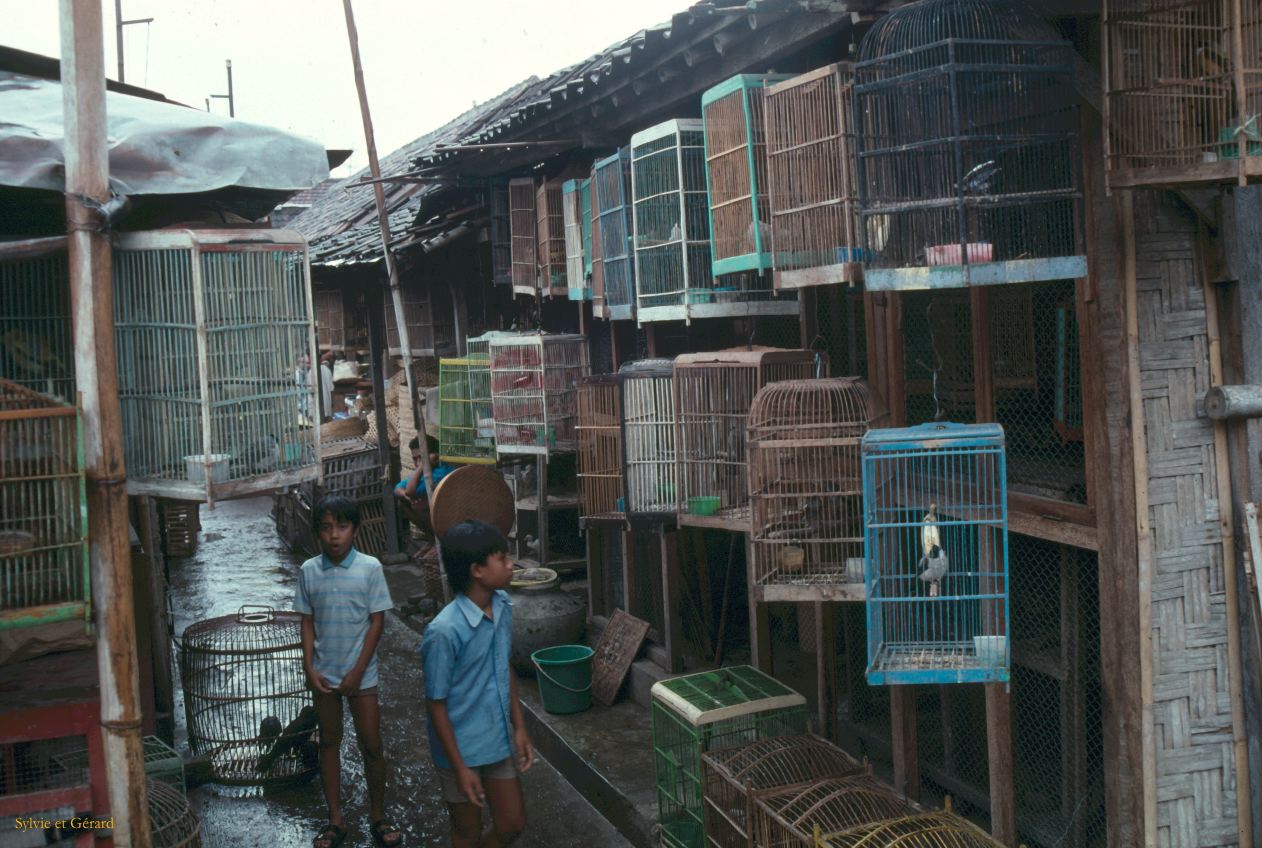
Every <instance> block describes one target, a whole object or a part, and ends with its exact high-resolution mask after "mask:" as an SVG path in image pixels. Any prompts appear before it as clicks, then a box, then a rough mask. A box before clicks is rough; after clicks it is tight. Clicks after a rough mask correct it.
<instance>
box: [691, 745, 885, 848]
mask: <svg viewBox="0 0 1262 848" xmlns="http://www.w3.org/2000/svg"><path fill="white" fill-rule="evenodd" d="M866 773H867V769H866V768H864V767H863V766H861V765H860V764H859V763H857V762H856V761H855V760H854V759H853V758H852V757H851V756H850V755H849V754H847V753H846V752H845V751H843V750H841V749H840V748H838V747H837V746H836V745H834V744H832V743H831V742H829V741H828V740H826V739H821V738H820V737H818V736H816V735H815V734H813V733H808V734H806V735H803V736H773V737H770V738H768V739H758V740H756V741H753V742H748V743H745V744H742V745H735V746H732V747H731V748H721V749H719V750H715V751H708V752H707V753H704V754H702V755H701V777H702V781H703V800H704V803H705V831H706V840H707V845H710V846H714V848H743V846H747V845H753V844H755V843H754V841H753V840H752V839H751V838H750V833H751V831H750V822H751V821H752V820H753V816H754V811H753V806H754V802H755V801H756V800H757V799H758V798H759V797H762V796H764V795H767V794H770V793H774V792H777V791H778V790H783V789H784V788H785V787H787V786H798V785H800V784H804V783H811V782H813V781H816V780H821V779H823V778H830V777H831V778H836V777H846V776H852V775H860V774H866ZM757 844H762V843H757Z"/></svg>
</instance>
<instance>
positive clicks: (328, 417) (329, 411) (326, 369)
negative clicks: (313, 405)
mask: <svg viewBox="0 0 1262 848" xmlns="http://www.w3.org/2000/svg"><path fill="white" fill-rule="evenodd" d="M320 404H321V406H320V415H321V416H322V418H321V420H322V421H332V420H333V351H329V352H328V353H326V354H324V356H322V357H320Z"/></svg>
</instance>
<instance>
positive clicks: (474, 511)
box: [430, 465, 514, 539]
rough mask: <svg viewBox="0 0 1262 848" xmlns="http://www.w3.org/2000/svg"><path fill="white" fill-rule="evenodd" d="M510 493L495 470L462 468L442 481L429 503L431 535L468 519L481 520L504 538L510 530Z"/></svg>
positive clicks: (511, 525) (511, 497)
mask: <svg viewBox="0 0 1262 848" xmlns="http://www.w3.org/2000/svg"><path fill="white" fill-rule="evenodd" d="M513 507H514V504H513V493H512V492H511V491H510V490H509V488H508V484H507V483H505V482H504V478H503V477H502V476H501V475H500V473H499V472H498V471H496V470H495V469H494V468H492V467H491V466H488V465H465V466H462V467H460V468H457V469H456V470H455V471H453V472H451V473H450V474H448V475H447V476H446V477H444V478H443V479H442V482H440V483H439V484H438V486H436V487H435V489H434V499H433V500H432V501H431V502H430V518H431V520H432V521H433V524H434V534H435V535H436V536H437V537H438V538H440V539H441V538H442V536H443V534H444V533H446V532H447V530H448V529H449V528H451V527H454V526H455V525H457V524H459V523H460V522H461V521H468V520H469V519H471V518H474V519H477V520H479V521H485V522H486V523H487V524H490V525H491V526H492V527H495V528H496V529H498V530H499V531H500V532H501V533H503V534H505V535H507V534H508V531H510V530H512V529H513V518H514V515H513Z"/></svg>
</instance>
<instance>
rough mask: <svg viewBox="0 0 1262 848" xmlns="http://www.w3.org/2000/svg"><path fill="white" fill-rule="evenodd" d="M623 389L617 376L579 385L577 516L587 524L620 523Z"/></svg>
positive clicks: (587, 379) (623, 508)
mask: <svg viewBox="0 0 1262 848" xmlns="http://www.w3.org/2000/svg"><path fill="white" fill-rule="evenodd" d="M622 440H623V433H622V386H621V384H620V381H619V380H618V378H617V376H616V375H613V374H599V375H596V376H592V377H585V378H584V379H583V380H582V381H581V382H580V383H579V384H578V514H579V518H580V519H581V520H582V521H583V523H584V524H587V523H590V522H599V523H609V522H614V523H620V522H622V521H623V520H624V519H625V518H626V500H625V498H624V496H623V492H624V489H625V485H626V480H625V478H624V476H623V468H624V465H623V441H622Z"/></svg>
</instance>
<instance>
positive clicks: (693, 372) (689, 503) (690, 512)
mask: <svg viewBox="0 0 1262 848" xmlns="http://www.w3.org/2000/svg"><path fill="white" fill-rule="evenodd" d="M827 375H828V359H827V357H823V356H820V357H819V358H818V359H817V355H816V354H814V353H812V352H811V351H809V350H781V349H778V348H765V347H755V348H750V349H744V348H741V349H733V350H723V351H718V352H716V353H688V354H683V355H681V356H678V357H676V358H675V375H674V381H675V445H676V465H677V467H678V472H677V473H678V486H677V490H676V502H677V504H678V509H679V523H680V524H683V525H687V526H693V527H715V528H719V529H724V530H735V531H742V532H747V531H748V530H749V527H750V514H749V469H748V467H747V465H746V454H745V445H746V439H747V430H746V428H747V426H748V419H749V410H750V407H751V406H752V404H753V402H754V396H755V395H756V394H758V391H759V389H761V388H762V387H763V386H765V385H767V384H768V383H774V382H777V381H779V380H806V379H810V378H812V377H826V376H827Z"/></svg>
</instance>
